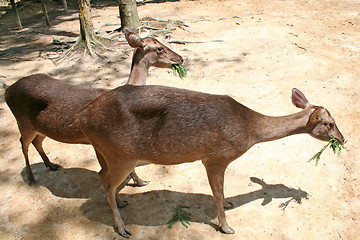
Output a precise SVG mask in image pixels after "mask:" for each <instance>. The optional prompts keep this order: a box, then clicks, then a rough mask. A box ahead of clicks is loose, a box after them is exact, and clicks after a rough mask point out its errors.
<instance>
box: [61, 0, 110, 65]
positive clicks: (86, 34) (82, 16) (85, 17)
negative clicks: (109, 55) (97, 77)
mask: <svg viewBox="0 0 360 240" xmlns="http://www.w3.org/2000/svg"><path fill="white" fill-rule="evenodd" d="M78 4H79V21H80V34H79V37H78V39H77V41H76V42H75V44H74V45H73V46H72V47H71V48H69V49H68V50H67V51H66V52H64V53H63V54H62V56H60V57H59V58H58V59H57V60H58V61H60V60H62V59H64V58H67V57H68V56H70V54H71V53H72V52H77V50H78V49H79V48H82V49H84V54H86V53H89V54H90V56H94V55H97V56H99V57H101V58H105V57H104V56H102V55H101V54H100V53H98V52H97V51H96V50H97V49H102V50H107V51H113V50H112V49H110V48H108V47H107V46H105V45H104V43H103V42H105V41H106V40H107V39H105V38H102V37H98V36H96V34H95V30H94V25H93V22H92V20H91V7H90V0H78ZM109 41H110V40H109Z"/></svg>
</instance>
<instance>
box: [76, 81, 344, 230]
mask: <svg viewBox="0 0 360 240" xmlns="http://www.w3.org/2000/svg"><path fill="white" fill-rule="evenodd" d="M292 102H293V104H294V105H295V106H296V107H299V108H302V109H303V110H302V111H300V112H298V113H295V114H291V115H287V116H282V117H271V116H266V115H263V114H261V113H258V112H255V111H253V110H251V109H249V108H247V107H246V106H244V105H242V104H240V103H238V102H236V101H235V100H234V99H232V98H231V97H228V96H221V95H211V94H205V93H200V92H194V91H189V90H184V89H177V88H170V87H164V86H122V87H118V88H116V89H113V90H111V91H108V92H106V93H104V94H103V95H101V96H100V97H99V98H97V99H96V100H94V101H93V102H91V103H90V104H89V105H87V106H86V107H84V109H83V110H81V111H80V112H79V114H78V118H77V123H78V125H79V127H80V129H81V130H82V131H83V133H84V135H85V136H86V137H87V139H89V141H90V142H91V144H92V145H93V147H94V149H95V151H96V154H97V158H98V160H99V163H100V165H101V167H102V169H101V171H100V172H99V174H100V177H101V180H102V184H103V187H104V189H105V191H106V194H107V199H108V201H109V204H110V206H111V208H112V212H113V214H114V221H115V228H116V229H117V231H118V232H119V233H120V235H122V236H124V237H129V235H131V233H130V231H129V230H128V229H127V228H126V227H125V225H124V222H123V220H122V218H121V216H120V213H119V210H118V208H117V206H116V196H115V195H116V188H117V186H118V185H119V184H121V183H122V182H123V181H124V179H125V178H126V176H128V174H129V173H130V172H131V171H132V170H133V169H134V168H135V166H136V165H137V164H138V162H139V161H146V162H149V163H154V164H164V165H172V164H180V163H185V162H193V161H196V160H202V163H203V164H204V166H205V168H206V171H207V175H208V179H209V183H210V186H211V189H212V191H213V194H214V197H215V201H216V205H217V211H218V218H219V224H220V227H221V229H222V230H223V231H224V232H225V233H234V230H233V229H231V228H230V227H229V225H228V224H227V222H226V218H225V212H224V208H231V207H232V206H233V205H232V204H231V203H228V202H226V201H225V199H224V192H223V187H224V172H225V169H226V167H227V166H228V165H229V163H231V162H232V161H233V160H235V159H237V158H238V157H240V156H241V155H242V154H244V153H245V152H246V151H247V150H248V149H249V148H251V147H252V146H253V145H254V144H257V143H260V142H266V141H271V140H275V139H279V138H283V137H286V136H289V135H293V134H299V133H308V134H310V135H311V136H313V137H315V138H317V139H320V140H324V141H328V140H330V139H331V138H332V137H335V138H336V139H337V140H338V141H339V142H341V143H343V142H344V138H343V136H342V134H341V133H340V131H339V129H338V128H337V126H336V124H335V121H334V119H333V118H332V117H331V115H330V113H329V112H328V111H327V110H326V109H325V108H323V107H320V106H315V105H312V104H310V103H309V102H308V101H307V100H306V98H305V96H304V94H303V93H302V92H300V91H299V90H298V89H293V90H292Z"/></svg>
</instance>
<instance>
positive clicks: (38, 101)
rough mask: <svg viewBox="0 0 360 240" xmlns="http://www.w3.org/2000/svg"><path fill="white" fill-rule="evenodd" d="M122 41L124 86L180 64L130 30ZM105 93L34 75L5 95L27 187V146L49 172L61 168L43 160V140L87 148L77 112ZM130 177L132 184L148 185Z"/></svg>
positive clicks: (31, 177)
mask: <svg viewBox="0 0 360 240" xmlns="http://www.w3.org/2000/svg"><path fill="white" fill-rule="evenodd" d="M124 33H125V37H126V39H127V41H128V43H129V44H130V46H132V47H133V48H136V51H135V53H134V57H133V61H132V66H131V72H130V76H129V79H128V82H127V84H131V85H141V84H145V82H146V77H147V74H148V69H149V67H150V66H155V67H161V68H171V66H172V64H182V63H183V59H182V57H181V56H180V55H178V54H177V53H175V52H173V51H172V50H171V49H169V48H168V47H166V46H165V45H163V44H162V43H160V42H159V41H158V40H156V39H154V38H150V37H147V38H140V37H139V36H138V35H137V34H136V33H135V32H134V31H133V30H131V29H129V28H125V29H124ZM106 91H108V90H106V89H100V88H88V87H81V86H73V85H69V84H66V83H64V82H62V81H59V80H56V79H54V78H52V77H50V76H47V75H45V74H35V75H31V76H27V77H24V78H21V79H20V80H18V81H17V82H16V83H14V84H13V85H12V86H10V87H8V88H7V89H6V92H5V100H6V103H7V104H8V106H9V108H10V109H11V111H12V113H13V114H14V116H15V118H16V121H17V123H18V127H19V130H20V134H21V138H20V141H21V145H22V151H23V153H24V157H25V162H26V171H27V178H28V181H29V184H30V185H31V184H32V183H34V182H35V178H34V175H33V173H32V171H31V167H30V163H29V158H28V148H29V145H30V143H32V144H33V145H34V147H35V148H36V150H37V151H38V152H39V154H40V156H41V158H42V159H43V161H44V163H45V165H46V166H47V167H48V168H50V169H51V170H58V169H60V165H58V164H54V163H51V162H50V161H49V159H48V157H47V156H46V154H45V152H44V150H43V147H42V142H43V140H44V139H45V138H46V137H50V138H52V139H54V140H56V141H59V142H64V143H80V144H89V141H88V140H87V138H86V136H84V135H83V133H82V132H81V131H80V129H79V128H78V127H77V125H76V124H75V115H76V113H77V111H78V110H79V109H81V108H82V107H83V106H85V105H86V104H88V103H90V102H91V101H92V100H94V99H95V98H97V97H98V96H100V95H101V94H102V93H104V92H106ZM131 176H132V177H133V179H134V182H135V184H137V185H139V186H142V185H146V184H147V182H145V181H143V180H142V179H140V178H139V177H137V175H136V173H135V172H134V171H133V172H132V173H131Z"/></svg>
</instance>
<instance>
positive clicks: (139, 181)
mask: <svg viewBox="0 0 360 240" xmlns="http://www.w3.org/2000/svg"><path fill="white" fill-rule="evenodd" d="M130 175H131V178H132V179H133V181H134V183H135V186H138V187H143V186H146V185H148V184H149V182H148V181H144V180H142V179H141V178H140V177H139V176H138V175H137V174H136V172H135V170H134V171H132V172H131V173H130Z"/></svg>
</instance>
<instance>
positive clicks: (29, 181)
mask: <svg viewBox="0 0 360 240" xmlns="http://www.w3.org/2000/svg"><path fill="white" fill-rule="evenodd" d="M28 183H29V186H31V185H33V184H35V183H36V180H35V178H34V176H33V175H31V176H28Z"/></svg>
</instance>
